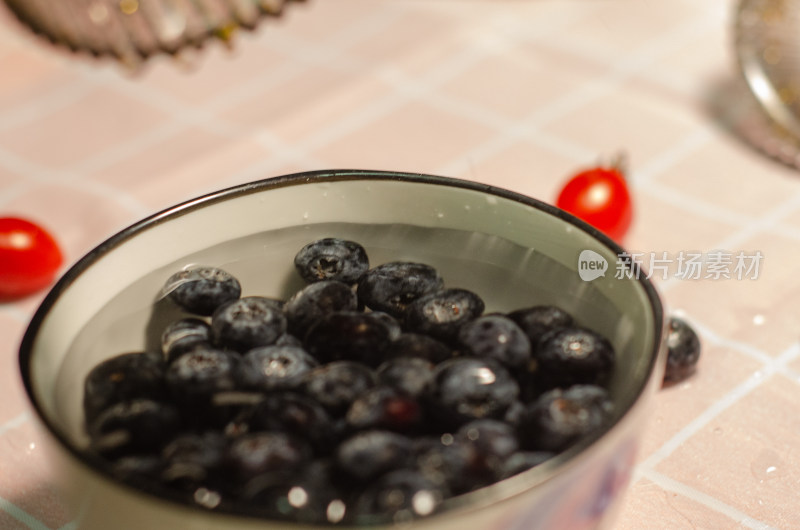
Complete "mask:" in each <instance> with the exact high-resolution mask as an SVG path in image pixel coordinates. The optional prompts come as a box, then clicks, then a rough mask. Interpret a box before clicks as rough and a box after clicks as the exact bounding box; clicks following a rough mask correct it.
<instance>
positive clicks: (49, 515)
mask: <svg viewBox="0 0 800 530" xmlns="http://www.w3.org/2000/svg"><path fill="white" fill-rule="evenodd" d="M734 8H735V3H734V2H733V1H731V0H703V1H702V2H700V1H697V0H673V1H670V2H655V1H642V0H606V1H603V2H598V1H591V0H560V1H554V0H529V1H523V0H517V1H498V0H492V1H489V0H485V1H483V0H449V1H438V2H432V1H429V0H427V1H426V0H405V1H402V0H394V1H389V0H335V1H330V0H328V1H326V0H310V1H309V2H306V3H303V4H297V5H293V6H292V9H290V10H288V11H287V12H286V16H285V17H283V18H282V19H281V20H280V21H268V23H265V24H263V25H262V26H261V28H260V30H259V31H258V32H256V33H254V34H242V35H239V36H238V37H237V38H236V39H235V45H234V47H233V49H229V48H227V47H225V46H223V45H222V44H221V43H219V44H214V45H211V46H209V47H207V48H206V49H205V50H203V51H202V52H201V53H197V54H192V55H189V56H186V57H183V58H182V59H180V60H166V59H164V60H157V61H154V62H153V63H152V64H150V65H149V66H148V67H146V68H145V69H144V70H143V71H141V72H139V73H138V74H136V75H134V76H132V75H130V74H129V73H126V72H125V71H123V69H122V68H119V67H117V66H116V65H114V64H112V63H110V62H94V61H92V60H89V59H83V58H76V57H75V56H72V55H70V54H68V53H65V52H60V51H57V50H54V49H53V48H51V47H50V46H49V45H47V44H46V43H44V42H43V41H42V40H39V39H37V38H35V37H32V36H31V35H29V34H28V33H27V32H26V31H25V30H24V29H23V28H21V27H20V26H19V24H18V23H17V22H16V21H15V20H14V19H13V18H12V17H11V16H10V15H9V14H8V13H7V12H5V11H2V10H0V212H2V213H3V214H16V215H24V216H27V217H30V218H33V219H36V220H38V221H39V222H41V223H42V224H43V225H45V226H46V227H48V228H49V229H50V230H51V231H52V232H53V233H54V234H55V235H56V237H57V238H58V240H59V241H60V242H61V243H62V245H63V248H64V250H65V253H66V257H67V260H66V261H67V263H66V265H65V267H66V266H68V265H69V264H70V263H72V262H74V261H75V260H77V259H78V258H79V257H81V256H82V255H83V254H84V253H86V252H87V251H88V250H90V249H91V248H93V247H94V246H95V245H97V244H98V243H100V242H101V241H103V240H104V239H105V238H107V237H108V236H110V235H112V234H113V233H115V232H116V231H118V230H120V229H121V228H123V227H125V226H127V225H128V224H130V223H132V222H134V221H136V220H138V219H140V218H142V217H144V216H146V215H148V214H151V213H153V212H156V211H158V210H159V209H161V208H164V207H167V206H169V205H172V204H175V203H177V202H179V201H182V200H185V199H189V198H192V197H195V196H197V195H199V194H202V193H204V192H207V191H210V190H214V189H218V188H221V187H225V186H229V185H233V184H237V183H242V182H247V181H251V180H255V179H260V178H266V177H270V176H277V175H281V174H287V173H293V172H296V171H301V170H308V169H321V168H334V167H347V168H369V169H395V170H407V171H415V172H424V173H433V174H442V175H447V176H455V177H461V178H466V179H470V180H475V181H480V182H485V183H491V184H494V185H498V186H501V187H505V188H508V189H512V190H515V191H518V192H522V193H524V194H528V195H531V196H534V197H537V198H540V199H543V200H545V201H548V202H552V201H553V200H554V197H555V195H556V193H557V190H558V189H559V187H560V186H561V185H562V184H563V182H564V179H565V178H567V177H568V176H569V175H570V174H571V173H572V172H574V171H575V170H577V169H579V168H583V167H587V166H590V165H593V164H595V163H596V162H597V161H598V160H599V159H601V158H603V157H611V156H613V155H614V154H615V153H618V152H624V153H625V154H626V155H627V159H628V164H629V165H628V167H629V179H630V184H631V187H632V189H633V193H634V198H635V208H636V214H635V222H634V225H633V229H632V231H631V233H630V234H629V236H628V238H627V239H626V241H625V246H626V247H627V248H628V249H629V250H630V251H631V252H632V253H633V252H635V253H640V257H641V258H642V259H644V260H648V259H650V260H652V258H653V257H656V258H658V259H659V260H660V261H659V262H658V263H656V262H652V263H651V265H653V267H652V269H651V270H653V271H655V272H656V273H655V274H653V277H654V279H655V281H656V282H657V283H658V284H659V286H660V289H661V292H662V294H663V298H664V300H665V302H666V304H667V305H668V307H669V309H670V310H671V311H673V312H679V313H680V314H683V315H685V316H686V317H687V318H688V319H690V321H691V322H692V323H693V324H694V325H695V326H696V328H697V330H698V331H699V334H700V335H701V339H702V342H703V348H704V350H703V356H702V359H701V361H700V364H699V371H698V373H697V374H696V375H695V376H694V377H692V378H691V379H689V380H688V381H686V382H685V383H683V384H679V385H676V386H673V387H671V388H668V389H662V390H660V391H659V392H658V394H657V396H656V398H655V400H654V401H655V403H654V409H653V412H652V415H651V418H650V419H651V421H650V423H649V425H648V427H647V430H646V433H645V435H644V441H643V446H642V450H641V454H640V458H639V463H638V467H637V471H636V474H635V475H634V477H633V482H632V485H631V487H630V489H629V491H628V493H627V497H626V500H625V503H624V508H623V510H622V512H621V514H620V515H619V517H618V519H617V521H616V524H615V528H618V529H640V528H708V529H719V528H800V509H798V507H797V506H798V502H797V501H798V500H800V493H798V492H800V488H798V486H800V467H799V466H800V451H799V450H798V449H797V443H796V442H797V439H798V438H797V434H798V432H800V348H799V347H798V325H797V324H798V317H797V314H798V313H797V298H796V296H797V294H798V293H800V274H798V273H797V267H796V262H797V259H796V258H797V256H798V253H797V252H796V250H795V247H796V245H798V240H800V178H798V177H799V175H798V174H797V172H796V170H794V169H791V168H789V167H785V166H782V165H780V164H779V163H776V162H774V161H773V160H771V159H769V158H767V157H766V156H764V155H762V154H761V153H760V152H759V151H758V150H756V149H754V148H752V147H751V146H750V145H749V144H748V143H747V142H746V141H745V140H743V137H742V134H741V132H740V131H739V129H738V128H739V127H740V126H741V124H742V123H747V120H748V119H751V118H748V116H752V115H753V114H752V113H753V112H757V109H755V108H754V106H753V104H752V100H749V99H748V94H747V92H746V90H745V89H744V88H743V84H742V82H741V80H740V79H739V77H738V74H737V68H736V62H735V56H734V53H733V49H732V31H731V23H732V19H733V15H734ZM752 119H753V120H754V123H755V122H757V121H758V118H752ZM691 256H695V257H697V256H699V257H700V259H701V260H702V263H703V267H704V268H701V269H695V271H694V272H695V273H698V274H700V278H698V279H692V278H691V277H685V276H682V275H681V271H679V270H678V269H677V267H678V265H679V261H680V260H681V259H688V258H689V257H691ZM726 258H727V261H725V259H726ZM744 261H747V263H746V264H745V263H744ZM665 262H666V263H669V266H668V267H661V265H663V264H664V263H665ZM657 264H658V265H659V266H658V267H656V265H657ZM684 264H685V263H684ZM715 264H716V265H715ZM743 265H747V267H743ZM41 296H42V295H36V296H33V297H31V298H28V299H25V300H22V301H20V302H18V303H12V304H6V305H0V336H2V337H3V339H2V342H0V528H13V529H16V528H33V529H44V528H71V527H72V526H74V525H72V524H71V523H70V519H69V515H68V514H67V513H66V511H65V510H64V509H63V507H62V505H61V504H60V503H59V500H58V496H57V494H56V492H55V491H54V490H53V487H52V483H51V477H50V476H49V474H48V468H47V465H46V463H45V462H43V460H42V455H41V454H40V448H39V438H38V435H37V433H36V430H35V428H34V425H33V422H32V421H31V420H32V413H31V411H30V409H29V406H28V404H27V402H26V400H25V397H24V394H23V390H22V386H21V383H20V381H19V376H18V367H17V347H18V343H19V339H20V337H21V336H22V333H23V331H24V329H25V326H26V324H27V322H28V320H29V318H30V317H31V315H32V314H33V312H34V311H35V309H36V307H37V304H38V303H39V301H40V300H41Z"/></svg>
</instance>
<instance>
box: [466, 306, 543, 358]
mask: <svg viewBox="0 0 800 530" xmlns="http://www.w3.org/2000/svg"><path fill="white" fill-rule="evenodd" d="M458 339H459V342H460V343H461V346H462V348H463V350H464V353H465V354H466V355H470V356H474V357H485V358H490V359H495V360H497V361H499V362H501V363H502V364H503V365H504V366H507V367H509V368H523V367H526V366H527V365H528V363H529V362H530V360H531V343H530V341H529V340H528V336H527V335H526V334H525V332H524V331H522V329H520V327H519V326H517V325H516V324H515V323H514V321H513V320H511V319H509V318H506V317H504V316H502V315H484V316H481V317H478V318H476V319H475V320H472V321H470V322H467V323H466V324H464V325H463V326H461V328H460V329H459V332H458Z"/></svg>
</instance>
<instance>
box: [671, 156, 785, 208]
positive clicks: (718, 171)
mask: <svg viewBox="0 0 800 530" xmlns="http://www.w3.org/2000/svg"><path fill="white" fill-rule="evenodd" d="M722 161H724V164H722V165H721V162H722ZM764 162H765V159H764V157H763V156H762V155H761V154H760V153H757V152H755V151H753V150H750V149H742V146H741V144H739V143H737V142H722V141H718V142H711V143H709V144H707V145H706V146H704V147H703V148H702V149H700V150H698V151H695V152H694V153H692V154H690V155H689V156H687V157H686V158H684V159H683V160H681V161H679V162H678V163H677V164H675V165H674V166H673V167H671V168H670V169H669V171H667V172H665V173H664V174H662V175H659V176H658V177H657V180H658V182H660V183H662V184H665V185H667V186H669V187H670V188H671V189H673V190H676V191H678V192H681V193H691V195H692V197H694V198H697V199H701V200H704V201H707V202H708V203H710V204H714V205H715V206H718V207H722V208H725V209H727V210H728V211H730V212H731V213H733V214H741V215H750V216H756V215H763V214H767V213H769V212H771V211H772V210H773V209H774V208H775V206H776V205H779V204H781V203H782V202H783V201H784V200H785V199H787V198H788V197H790V196H792V195H795V194H796V193H797V173H796V172H795V171H793V170H790V169H788V168H783V167H778V166H776V167H775V168H774V171H770V172H765V171H764Z"/></svg>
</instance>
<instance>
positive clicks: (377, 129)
mask: <svg viewBox="0 0 800 530" xmlns="http://www.w3.org/2000/svg"><path fill="white" fill-rule="evenodd" d="M492 133H493V131H491V130H489V129H487V128H486V127H484V126H483V125H480V124H478V123H475V122H472V121H470V120H468V119H466V118H463V117H461V116H458V115H455V114H451V113H449V112H446V111H443V110H440V109H436V108H433V107H430V106H428V105H426V104H424V103H419V102H411V103H407V104H405V105H403V106H401V107H399V108H397V109H395V110H393V111H392V112H390V113H388V114H387V115H381V116H376V117H375V118H374V120H373V121H371V122H370V123H367V124H366V125H365V126H363V127H362V128H360V129H358V130H356V131H354V132H352V133H350V134H346V135H343V136H342V137H340V138H339V139H337V140H335V141H333V142H331V143H330V144H328V145H326V146H324V147H322V148H320V149H319V150H317V151H315V153H313V154H314V156H316V157H317V158H318V159H320V160H324V161H326V162H328V163H329V165H330V166H331V167H352V168H368V169H394V170H403V171H421V172H426V173H431V172H436V171H437V168H439V167H441V166H443V165H445V164H447V163H449V162H450V161H451V160H453V159H454V158H455V157H458V156H461V155H463V154H464V153H466V152H468V151H469V150H470V149H472V148H474V147H476V146H478V145H480V144H481V143H483V142H485V141H487V140H488V139H489V138H490V137H491V136H492Z"/></svg>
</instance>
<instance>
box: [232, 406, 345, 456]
mask: <svg viewBox="0 0 800 530" xmlns="http://www.w3.org/2000/svg"><path fill="white" fill-rule="evenodd" d="M245 421H246V422H247V424H248V430H250V431H253V432H257V431H272V432H284V433H288V434H292V435H294V436H296V437H297V438H299V439H305V440H307V441H308V442H309V443H311V444H312V446H314V447H315V448H317V449H318V451H320V452H329V451H330V450H331V449H332V447H331V444H333V443H335V442H336V441H337V438H338V435H339V433H338V432H337V431H338V429H337V428H336V426H335V425H334V422H333V420H332V419H331V417H330V416H329V415H328V413H327V412H326V411H325V409H324V408H323V407H322V405H320V404H319V403H317V402H316V401H314V400H313V399H311V398H309V397H308V396H305V395H302V394H297V393H294V392H284V393H279V394H271V395H267V396H265V397H264V399H263V400H262V401H261V402H260V403H258V404H257V405H256V406H255V407H254V408H253V410H252V411H251V412H250V413H249V414H247V416H246V420H245Z"/></svg>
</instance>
